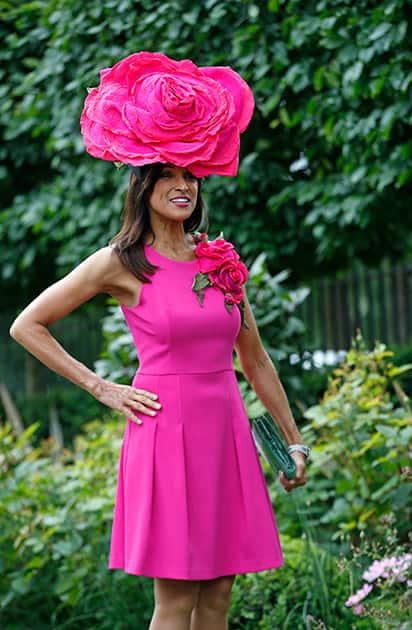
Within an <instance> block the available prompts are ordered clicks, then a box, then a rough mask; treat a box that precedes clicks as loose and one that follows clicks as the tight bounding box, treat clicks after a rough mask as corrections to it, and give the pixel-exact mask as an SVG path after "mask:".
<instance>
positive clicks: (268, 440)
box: [251, 414, 296, 479]
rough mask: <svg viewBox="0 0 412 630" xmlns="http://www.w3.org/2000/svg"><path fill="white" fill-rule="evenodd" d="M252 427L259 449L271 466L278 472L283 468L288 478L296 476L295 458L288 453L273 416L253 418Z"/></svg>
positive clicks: (265, 415)
mask: <svg viewBox="0 0 412 630" xmlns="http://www.w3.org/2000/svg"><path fill="white" fill-rule="evenodd" d="M251 429H252V434H253V439H254V440H255V444H256V446H257V448H258V451H259V452H260V454H261V455H262V457H263V458H264V459H265V460H266V462H267V463H268V464H269V466H270V467H271V468H272V469H273V470H274V471H275V472H276V473H277V472H278V471H279V470H283V472H284V473H285V475H286V477H287V478H288V479H292V478H293V477H295V475H296V464H295V460H294V459H293V457H292V456H291V455H290V454H289V453H288V451H287V447H286V446H285V444H284V442H283V440H282V438H281V437H280V434H279V432H278V429H277V428H276V426H275V423H274V421H273V420H272V418H271V417H270V416H269V415H268V414H264V415H263V416H258V417H257V418H253V420H252V422H251Z"/></svg>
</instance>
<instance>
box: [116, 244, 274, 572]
mask: <svg viewBox="0 0 412 630" xmlns="http://www.w3.org/2000/svg"><path fill="white" fill-rule="evenodd" d="M144 247H145V254H146V257H147V258H148V260H149V261H150V262H152V263H154V264H156V265H159V269H158V270H157V271H156V273H155V274H154V275H153V276H150V278H151V280H152V283H151V284H146V283H144V284H143V285H142V289H141V294H140V299H139V304H138V305H136V306H134V307H127V306H125V305H121V309H122V311H123V314H124V317H125V319H126V322H127V324H128V326H129V328H130V331H131V334H132V336H133V339H134V343H135V346H136V351H137V354H138V358H139V368H138V370H137V372H136V374H135V376H134V378H133V381H132V385H133V386H134V387H139V388H143V389H146V390H148V391H150V392H153V393H156V394H158V397H159V398H158V400H159V402H160V403H161V404H162V407H161V408H160V409H159V410H158V411H157V414H156V415H155V416H150V415H147V414H144V413H138V412H136V416H138V417H139V418H141V419H142V420H143V424H141V425H138V424H136V423H135V422H133V421H132V420H130V419H129V418H128V419H127V420H126V426H125V432H124V436H123V441H122V445H121V449H120V458H119V468H118V482H117V494H116V500H115V507H114V518H113V525H112V535H111V545H110V556H109V565H108V568H109V569H122V570H124V571H125V572H126V573H131V574H135V575H143V576H148V577H160V578H174V579H186V580H202V579H212V578H216V577H219V576H222V575H233V574H237V573H248V572H254V571H263V570H267V569H270V568H276V567H280V566H283V564H284V559H283V555H282V550H281V545H280V540H279V534H278V529H277V525H276V521H275V516H274V513H273V509H272V505H271V501H270V497H269V493H268V490H267V487H266V482H265V479H264V476H263V472H262V468H261V464H260V460H259V456H258V452H257V450H256V446H255V443H254V440H253V436H252V432H251V428H250V423H249V420H248V416H247V413H246V409H245V406H244V403H243V400H242V397H241V394H240V390H239V386H238V383H237V379H236V375H235V372H234V369H233V351H234V343H235V340H236V337H237V335H238V333H239V331H240V326H241V319H240V311H239V308H238V307H237V306H236V305H234V307H233V310H232V312H229V311H228V310H227V309H226V307H225V305H224V294H223V292H222V291H221V290H220V289H219V288H217V287H215V286H213V287H210V286H209V287H207V288H206V289H205V291H204V301H203V307H202V306H200V304H199V301H198V297H197V295H196V293H195V292H194V291H193V290H192V282H193V278H194V276H195V274H196V273H197V272H198V271H199V269H198V259H196V260H190V261H176V260H172V259H170V258H166V257H165V256H163V255H162V254H159V253H158V252H157V251H156V250H155V249H153V248H152V247H151V246H150V245H147V244H145V246H144Z"/></svg>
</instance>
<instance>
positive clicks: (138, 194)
mask: <svg viewBox="0 0 412 630" xmlns="http://www.w3.org/2000/svg"><path fill="white" fill-rule="evenodd" d="M135 60H136V59H135V58H134V60H133V61H134V62H135ZM138 61H139V62H140V61H141V58H139V60H138ZM143 61H145V63H146V61H147V58H146V57H145V59H144V60H143ZM149 61H150V60H149ZM181 63H182V62H181ZM143 65H144V64H143ZM134 68H135V66H134ZM145 68H146V66H145ZM114 69H116V72H115V73H114V76H115V79H116V90H118V85H119V75H120V74H121V73H120V71H119V67H117V68H116V66H115V67H114ZM145 71H146V70H145ZM104 77H106V78H107V71H105V74H104V75H103V78H104ZM145 77H146V75H145ZM169 79H170V67H169V66H168V75H167V80H168V83H167V89H168V92H167V104H168V106H169V105H170V98H171V96H170V94H172V96H173V99H174V100H173V99H172V100H173V104H174V103H175V102H176V98H175V97H176V94H177V90H176V89H175V86H172V87H173V89H172V87H171V86H170V80H169ZM230 79H231V81H232V80H233V76H231V77H230ZM151 80H153V75H151ZM129 83H130V81H129ZM162 85H163V84H162ZM106 87H107V86H106ZM156 88H158V85H157V86H156ZM105 94H106V96H107V92H106V93H105ZM183 96H184V98H183ZM183 96H182V94H181V93H179V98H180V100H179V104H180V105H182V103H183V106H184V108H186V109H185V112H184V117H185V120H186V119H187V98H186V96H185V94H184V95H183ZM225 98H229V97H227V96H225ZM173 106H174V105H173ZM166 109H167V108H166V107H165V110H166ZM97 110H98V113H97V114H96V120H98V122H99V124H100V122H101V120H102V111H103V110H102V109H101V108H100V109H98V108H96V111H97ZM105 111H106V110H105ZM167 111H168V112H169V113H170V107H169V109H167ZM202 111H204V109H203V110H202ZM234 111H235V109H233V112H234ZM179 112H181V109H179ZM89 115H90V110H89V112H88V116H89ZM124 116H126V114H124ZM110 119H111V124H113V111H111V114H110ZM145 120H146V119H145ZM116 124H117V125H118V123H116ZM214 130H215V127H214ZM92 131H93V133H96V136H95V137H98V141H99V142H100V144H99V150H100V149H101V147H102V140H101V138H102V135H101V133H100V130H98V131H96V130H95V129H94V128H93V130H92ZM223 133H224V132H223ZM83 135H84V136H86V135H87V138H88V140H90V137H91V135H92V133H91V132H90V134H86V132H85V131H83ZM106 139H107V136H105V141H106ZM115 140H116V141H117V140H118V138H116V139H113V143H114V142H115ZM169 140H170V138H169V137H168V141H169ZM196 142H197V141H196ZM113 147H114V145H113V146H112V149H113V152H111V153H110V157H109V158H107V159H113V155H115V150H114V148H113ZM178 148H179V147H178ZM158 149H159V147H157V150H158ZM186 150H187V148H186ZM208 155H209V158H210V159H211V168H212V169H213V168H215V171H218V170H220V171H221V170H225V169H227V168H228V169H229V170H231V169H233V156H229V157H228V156H227V152H225V156H226V158H227V159H228V162H227V164H229V166H222V164H223V162H222V159H220V158H219V159H218V158H217V156H216V155H215V157H214V158H213V156H212V157H210V156H211V153H210V151H209V150H208ZM106 157H107V154H106ZM115 157H116V156H115ZM161 157H162V158H163V159H162V161H161V162H159V161H157V160H156V158H155V157H153V156H152V157H151V158H150V159H149V158H147V155H146V158H145V159H146V160H147V159H149V162H148V163H146V164H143V165H142V164H141V168H133V169H132V170H133V173H132V175H131V178H130V184H129V190H128V196H127V204H126V213H125V220H124V224H123V227H122V229H121V231H120V232H119V234H118V235H117V236H116V237H114V239H112V242H111V246H108V247H104V248H101V249H99V250H98V251H96V252H95V253H93V254H92V255H91V256H89V257H88V258H86V259H85V260H84V261H83V262H82V263H81V264H80V265H78V266H77V267H76V268H75V269H74V270H73V271H72V272H71V273H69V274H68V275H67V276H66V277H64V278H63V279H62V280H59V281H58V282H56V283H55V284H53V285H52V286H50V287H49V288H47V289H46V290H45V291H43V293H41V294H40V295H39V296H38V297H37V298H36V299H35V300H34V301H33V302H32V303H31V304H29V305H28V306H27V307H26V308H25V309H24V310H23V312H22V313H21V314H20V315H19V316H18V317H17V318H16V320H15V321H14V323H13V325H12V327H11V329H10V334H11V335H12V336H13V337H14V338H15V339H16V340H17V341H18V342H19V343H21V344H22V345H23V346H24V347H25V348H26V349H27V350H29V351H30V352H31V353H32V354H33V355H34V356H36V357H37V358H38V359H40V360H41V361H42V362H43V363H45V365H47V366H48V367H49V368H51V369H52V370H54V371H56V372H58V373H59V374H60V375H62V376H64V377H66V378H67V379H69V380H70V381H72V382H73V383H75V384H77V385H79V386H80V387H82V388H83V389H85V390H86V391H88V392H89V393H90V394H91V395H93V396H94V397H95V398H96V399H97V400H99V401H100V402H102V403H103V404H105V405H107V406H108V407H111V408H112V409H115V410H118V411H120V412H122V413H124V414H125V415H126V418H127V422H126V426H125V434H124V439H123V442H122V447H121V453H120V459H119V476H118V487H117V495H116V503H115V511H114V519H113V528H112V538H111V548H110V559H109V568H110V569H123V570H124V571H126V572H128V573H132V574H136V575H147V576H151V577H153V578H154V596H155V609H154V613H153V618H152V621H151V624H150V630H164V629H166V628H167V629H168V630H189V629H190V630H209V629H213V630H221V629H223V628H227V613H228V609H229V605H230V593H231V589H232V585H233V581H234V579H235V576H236V574H237V573H244V572H248V571H260V570H265V569H268V568H270V567H273V568H274V567H280V566H282V565H283V563H284V562H283V556H282V551H281V548H280V542H279V537H278V531H277V527H276V522H275V518H274V515H273V512H272V506H271V503H270V499H269V495H268V491H267V488H266V485H265V480H264V477H263V473H262V469H261V467H260V463H259V459H258V455H257V451H256V448H255V446H254V443H253V438H252V434H251V430H250V426H249V422H248V419H247V416H246V411H245V408H244V405H243V401H242V400H241V397H240V392H239V389H238V386H237V381H236V377H235V373H234V371H233V365H232V358H233V357H232V352H233V349H235V350H236V352H237V354H238V356H239V359H240V364H241V366H242V370H243V372H244V375H245V377H246V378H247V380H248V381H249V383H250V384H251V386H252V387H253V388H254V390H255V391H256V394H257V395H258V397H259V398H260V400H261V401H262V403H263V404H264V405H265V407H266V408H267V409H268V411H269V413H271V414H272V415H273V416H274V417H276V418H277V420H278V422H279V426H280V428H281V430H282V432H283V434H284V436H285V439H286V441H287V442H288V444H298V445H300V444H302V440H301V436H300V434H299V431H298V429H297V427H296V425H295V423H294V420H293V417H292V415H291V412H290V407H289V404H288V401H287V398H286V395H285V392H284V390H283V387H282V385H281V383H280V380H279V378H278V375H277V372H276V369H275V367H274V366H273V363H272V362H271V360H270V358H269V356H268V354H267V352H266V351H265V349H264V347H263V346H262V342H261V340H260V336H259V332H258V330H257V327H256V323H255V320H254V317H253V313H252V311H251V308H250V304H249V302H248V299H247V295H246V290H245V286H244V284H245V280H246V278H247V271H246V273H245V267H244V265H243V263H242V262H241V261H240V260H239V255H238V254H237V252H236V251H235V249H234V247H233V245H232V244H230V243H228V242H227V241H224V239H216V240H215V241H209V239H208V236H207V234H206V233H205V232H202V233H199V232H196V229H197V228H198V227H199V226H200V225H201V223H202V220H203V218H204V209H203V203H202V198H201V177H200V176H199V174H204V172H205V170H207V168H208V167H207V162H206V161H205V160H204V159H203V158H202V157H201V158H200V159H197V162H196V161H195V162H193V164H192V165H191V168H188V167H187V166H185V165H181V164H173V163H171V162H169V161H168V160H167V159H165V156H164V155H162V156H161ZM105 159H106V158H105ZM213 159H215V162H216V165H217V166H216V165H215V166H214V165H213ZM150 160H152V161H151V162H150ZM136 161H137V160H136ZM140 163H141V162H140ZM211 172H213V170H212V171H211ZM98 293H107V294H109V295H111V296H113V297H114V298H116V299H117V300H118V302H119V304H120V305H121V308H122V311H123V314H124V316H125V318H126V321H127V323H128V325H129V327H130V330H131V332H132V334H133V337H134V341H135V345H136V349H137V351H138V356H139V369H138V371H137V372H136V375H135V378H134V379H133V382H132V384H131V385H130V386H128V385H119V384H116V383H112V382H109V381H107V380H105V379H102V378H100V377H99V376H97V375H96V374H95V373H94V372H93V371H91V370H89V369H88V368H87V367H86V366H84V365H83V364H81V363H79V362H78V361H77V360H76V359H75V358H74V357H72V356H70V355H69V354H68V353H67V352H66V351H65V350H64V349H63V348H62V346H61V345H60V344H59V343H58V342H57V340H56V339H54V338H53V337H52V335H51V334H50V333H49V331H48V327H49V326H50V325H51V324H52V323H54V322H55V321H57V320H59V319H61V318H63V317H64V316H66V315H67V314H68V313H70V312H71V311H73V310H74V309H75V308H77V307H78V306H80V305H81V304H82V303H84V302H86V301H87V300H89V299H90V298H92V297H93V296H94V295H96V294H98ZM303 451H304V448H303V449H302V452H299V451H295V452H293V454H292V456H293V457H294V459H295V461H296V465H297V475H296V478H295V479H294V480H287V479H286V478H285V477H284V476H283V475H281V476H280V481H281V483H282V485H283V486H284V487H285V489H286V490H287V491H290V490H292V489H293V488H295V487H297V486H299V485H303V484H304V483H305V482H306V472H305V455H304V454H303Z"/></svg>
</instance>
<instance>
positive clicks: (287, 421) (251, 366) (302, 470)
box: [235, 288, 306, 491]
mask: <svg viewBox="0 0 412 630" xmlns="http://www.w3.org/2000/svg"><path fill="white" fill-rule="evenodd" d="M243 296H244V301H245V319H246V321H247V322H248V324H249V329H247V328H244V327H243V326H241V328H240V331H239V334H238V336H237V339H236V342H235V349H236V353H237V355H238V357H239V362H240V365H241V368H242V371H243V374H244V375H245V378H246V380H247V381H248V382H249V383H250V385H251V386H252V387H253V389H254V390H255V392H256V394H257V396H258V398H259V399H260V400H261V402H262V403H263V405H264V406H265V407H266V409H267V410H268V412H269V414H270V415H271V416H272V417H273V418H275V419H276V422H277V424H278V425H279V428H280V430H281V432H282V433H283V435H284V437H285V439H286V441H287V443H288V444H303V440H302V437H301V435H300V433H299V430H298V428H297V426H296V423H295V420H294V418H293V415H292V411H291V409H290V405H289V401H288V399H287V396H286V393H285V390H284V388H283V385H282V383H281V381H280V378H279V375H278V372H277V370H276V368H275V366H274V365H273V362H272V360H271V358H270V357H269V355H268V353H267V352H266V350H265V348H264V346H263V344H262V340H261V338H260V334H259V330H258V327H257V325H256V320H255V317H254V315H253V312H252V309H251V307H250V303H249V300H248V297H247V294H246V289H245V288H243ZM292 457H293V458H294V459H295V462H296V466H297V473H296V477H295V479H294V480H288V479H287V478H286V477H285V475H284V474H283V473H282V474H281V476H280V481H281V483H282V485H283V486H284V488H285V489H286V490H288V491H289V490H291V489H292V488H293V487H294V486H295V485H303V484H305V483H306V457H305V455H303V453H296V452H294V453H292Z"/></svg>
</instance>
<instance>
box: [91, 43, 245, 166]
mask: <svg viewBox="0 0 412 630" xmlns="http://www.w3.org/2000/svg"><path fill="white" fill-rule="evenodd" d="M253 109H254V99H253V94H252V91H251V89H250V88H249V86H248V84H247V83H246V82H245V81H244V80H243V79H242V78H241V77H240V75H239V74H238V73H237V72H235V71H234V70H232V69H231V68H230V67H228V66H210V67H198V66H196V65H195V64H194V63H192V62H191V61H190V60H188V59H184V60H182V61H175V60H174V59H170V58H169V57H167V56H166V55H164V54H162V53H152V52H138V53H134V54H132V55H129V56H128V57H126V58H124V59H122V60H120V61H119V62H117V63H116V64H115V65H114V66H113V67H112V68H104V69H103V70H101V71H100V84H99V86H98V87H96V88H92V89H91V90H90V91H89V94H88V95H87V97H86V99H85V103H84V108H83V112H82V115H81V119H80V126H81V131H82V134H83V138H84V142H85V144H86V149H87V151H88V152H89V153H90V154H91V155H93V156H94V157H98V158H101V159H103V160H113V161H118V162H122V163H126V164H131V165H133V166H142V165H144V164H151V163H153V162H161V163H163V164H165V163H171V164H174V165H176V166H182V167H188V168H189V167H190V170H191V172H192V173H193V174H194V175H195V176H196V177H203V176H204V175H209V174H211V173H215V174H218V175H236V173H237V168H238V162H239V146H240V133H242V132H243V131H244V130H245V129H246V127H247V126H248V124H249V122H250V119H251V117H252V114H253Z"/></svg>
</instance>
